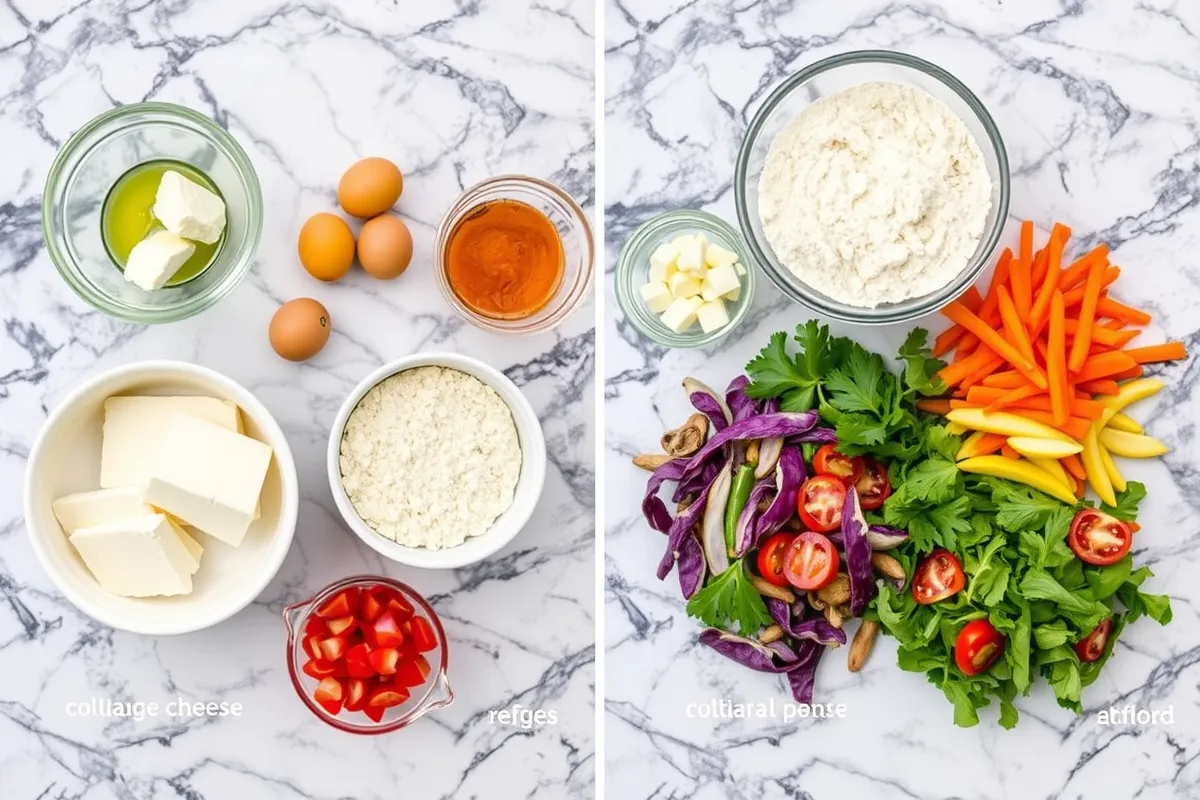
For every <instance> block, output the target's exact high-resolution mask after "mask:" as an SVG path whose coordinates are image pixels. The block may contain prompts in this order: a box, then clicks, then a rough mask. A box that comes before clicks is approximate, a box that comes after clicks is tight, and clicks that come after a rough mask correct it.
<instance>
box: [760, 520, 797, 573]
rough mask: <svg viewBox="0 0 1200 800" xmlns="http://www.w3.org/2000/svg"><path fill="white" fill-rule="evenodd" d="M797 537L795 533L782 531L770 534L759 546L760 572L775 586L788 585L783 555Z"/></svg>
mask: <svg viewBox="0 0 1200 800" xmlns="http://www.w3.org/2000/svg"><path fill="white" fill-rule="evenodd" d="M795 538H796V536H795V534H791V533H786V532H784V531H780V532H779V533H775V534H772V535H770V536H768V537H767V540H766V541H765V542H763V543H762V547H760V548H758V574H759V575H761V576H762V579H763V580H764V581H766V582H767V583H769V584H772V585H774V586H787V585H788V579H787V576H786V575H784V574H783V556H784V551H785V550H787V546H788V545H789V544H791V543H792V539H795Z"/></svg>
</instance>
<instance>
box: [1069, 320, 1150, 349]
mask: <svg viewBox="0 0 1200 800" xmlns="http://www.w3.org/2000/svg"><path fill="white" fill-rule="evenodd" d="M1066 323H1067V338H1068V339H1073V338H1074V337H1075V333H1076V332H1077V331H1078V330H1079V322H1078V320H1073V319H1069V320H1067V321H1066ZM1139 333H1141V330H1140V329H1138V328H1133V329H1131V330H1113V329H1112V328H1109V327H1106V326H1104V325H1093V326H1092V343H1093V344H1101V345H1104V346H1105V347H1112V348H1115V349H1118V350H1119V349H1120V348H1122V347H1124V346H1125V345H1127V344H1129V342H1131V341H1132V340H1133V338H1134V337H1135V336H1137V335H1138V334H1139Z"/></svg>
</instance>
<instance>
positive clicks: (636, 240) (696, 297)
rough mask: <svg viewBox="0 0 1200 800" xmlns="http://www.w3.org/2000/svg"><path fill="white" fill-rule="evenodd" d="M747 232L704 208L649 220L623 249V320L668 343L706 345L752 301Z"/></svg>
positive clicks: (618, 288)
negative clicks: (746, 245) (744, 239)
mask: <svg viewBox="0 0 1200 800" xmlns="http://www.w3.org/2000/svg"><path fill="white" fill-rule="evenodd" d="M749 265H750V262H749V261H748V260H747V257H746V248H745V244H744V242H743V240H742V237H741V234H740V233H738V232H737V230H735V229H734V228H733V227H732V226H730V225H729V224H728V223H726V222H725V221H724V220H722V219H721V218H719V217H717V216H714V215H712V214H709V213H708V212H706V211H696V210H679V211H670V212H667V213H665V214H661V215H659V216H657V217H655V218H653V219H651V220H649V221H648V222H645V223H643V224H642V225H641V226H640V227H639V228H638V229H637V230H636V231H634V233H633V235H632V236H630V237H629V239H628V240H627V241H626V242H625V246H624V247H622V248H621V253H620V255H619V256H618V257H617V266H616V272H615V276H614V280H613V288H614V291H615V292H616V296H617V304H618V305H619V306H620V307H621V311H622V312H623V313H624V314H625V319H627V320H629V322H630V323H632V325H633V326H634V327H635V328H637V329H638V331H640V332H641V333H642V335H644V336H646V337H647V338H649V339H651V340H653V341H654V342H657V343H658V344H660V345H664V346H666V347H704V346H706V345H710V344H713V343H714V342H716V341H718V340H720V339H721V338H722V337H724V336H725V335H726V334H728V333H729V332H730V331H732V330H733V329H734V328H736V327H737V325H738V324H739V323H740V322H741V321H742V318H743V317H745V316H746V313H747V312H748V311H749V309H750V305H751V303H752V301H753V299H754V270H752V269H750V266H749Z"/></svg>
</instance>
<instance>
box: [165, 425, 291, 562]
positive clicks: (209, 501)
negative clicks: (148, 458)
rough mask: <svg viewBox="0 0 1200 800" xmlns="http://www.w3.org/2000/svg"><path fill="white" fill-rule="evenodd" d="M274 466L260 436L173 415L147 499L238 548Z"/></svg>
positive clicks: (269, 451) (167, 428)
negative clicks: (256, 437)
mask: <svg viewBox="0 0 1200 800" xmlns="http://www.w3.org/2000/svg"><path fill="white" fill-rule="evenodd" d="M270 464H271V448H270V447H268V446H267V445H265V444H263V443H262V442H260V441H258V440H257V439H252V438H250V437H249V436H243V435H242V434H239V433H236V432H235V431H231V430H229V429H228V428H225V427H223V426H221V425H217V424H214V423H212V422H209V421H208V420H204V419H199V418H197V417H194V416H191V415H188V414H175V415H173V416H172V417H171V419H170V421H169V423H168V424H167V427H166V430H165V432H164V433H163V436H162V440H161V442H160V443H159V447H158V448H157V454H156V456H155V457H154V459H153V461H152V463H151V466H150V475H149V479H148V480H147V482H146V484H145V490H144V493H143V495H142V497H143V499H144V500H145V501H146V502H147V503H149V504H151V505H152V506H155V507H156V508H161V509H163V510H164V511H167V512H169V513H170V514H172V515H173V516H176V517H178V518H179V519H181V520H183V521H184V522H186V523H187V524H188V525H191V526H192V527H195V528H198V529H200V530H201V531H203V532H204V533H207V534H209V535H210V536H214V537H216V538H217V539H220V540H221V541H223V542H225V543H226V544H230V545H233V546H234V547H237V546H238V545H240V544H241V543H242V539H243V537H245V535H246V530H247V529H248V528H249V527H250V523H251V522H253V521H254V519H255V512H256V509H257V507H258V498H259V494H260V493H261V492H262V487H263V482H264V481H265V480H266V477H267V469H268V467H270Z"/></svg>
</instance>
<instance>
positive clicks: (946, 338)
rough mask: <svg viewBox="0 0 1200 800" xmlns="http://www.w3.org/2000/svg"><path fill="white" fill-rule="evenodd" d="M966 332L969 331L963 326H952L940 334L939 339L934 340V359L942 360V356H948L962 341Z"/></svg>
mask: <svg viewBox="0 0 1200 800" xmlns="http://www.w3.org/2000/svg"><path fill="white" fill-rule="evenodd" d="M966 332H967V329H966V328H964V327H963V326H962V325H951V326H950V327H949V328H946V330H944V331H942V332H941V333H939V334H938V335H937V338H936V339H934V340H933V355H934V357H935V358H941V357H942V356H944V355H946V353H949V352H950V351H951V350H953V349H954V347H955V345H957V344H958V343H959V342H960V341H962V337H963V335H964V334H966Z"/></svg>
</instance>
